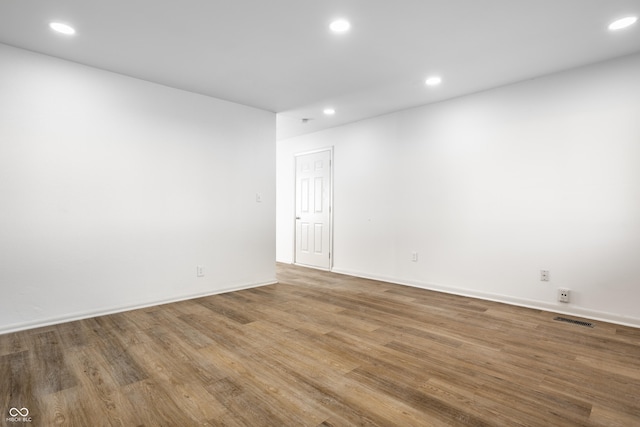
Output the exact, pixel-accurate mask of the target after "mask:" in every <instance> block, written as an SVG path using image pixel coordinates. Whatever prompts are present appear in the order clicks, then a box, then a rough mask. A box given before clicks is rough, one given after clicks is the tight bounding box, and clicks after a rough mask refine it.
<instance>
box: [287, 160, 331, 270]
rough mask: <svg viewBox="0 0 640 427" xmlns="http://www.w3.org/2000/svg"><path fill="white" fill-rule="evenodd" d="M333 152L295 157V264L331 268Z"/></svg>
mask: <svg viewBox="0 0 640 427" xmlns="http://www.w3.org/2000/svg"><path fill="white" fill-rule="evenodd" d="M330 203H331V151H330V150H327V151H321V152H317V153H312V154H304V155H299V156H296V212H295V214H296V233H295V239H296V250H295V262H296V264H302V265H308V266H311V267H316V268H322V269H327V270H328V269H330V268H331V258H330V256H331V254H330V251H331V204H330Z"/></svg>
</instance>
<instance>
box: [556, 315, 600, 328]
mask: <svg viewBox="0 0 640 427" xmlns="http://www.w3.org/2000/svg"><path fill="white" fill-rule="evenodd" d="M553 320H557V321H558V322H566V323H573V324H574V325H580V326H586V327H587V328H595V327H596V325H594V324H593V323H591V322H582V321H580V320H573V319H567V318H566V317H554V318H553Z"/></svg>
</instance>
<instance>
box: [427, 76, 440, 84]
mask: <svg viewBox="0 0 640 427" xmlns="http://www.w3.org/2000/svg"><path fill="white" fill-rule="evenodd" d="M424 83H425V84H426V85H427V86H438V85H439V84H440V83H442V78H440V77H438V76H432V77H429V78H428V79H427V80H425V82H424Z"/></svg>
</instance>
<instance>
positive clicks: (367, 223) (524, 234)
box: [277, 55, 640, 326]
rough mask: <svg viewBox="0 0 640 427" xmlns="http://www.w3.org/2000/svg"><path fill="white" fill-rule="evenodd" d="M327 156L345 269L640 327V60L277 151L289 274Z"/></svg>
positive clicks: (357, 126) (397, 116)
mask: <svg viewBox="0 0 640 427" xmlns="http://www.w3.org/2000/svg"><path fill="white" fill-rule="evenodd" d="M446 84H455V82H447V83H446ZM328 146H334V150H335V151H334V176H335V183H334V184H335V186H334V191H335V193H334V225H335V226H334V251H333V253H334V271H337V272H344V273H348V274H353V275H357V276H365V277H373V278H379V279H385V280H390V281H394V282H398V283H405V284H411V285H415V286H421V287H428V288H433V289H439V290H443V291H447V292H452V293H458V294H465V295H471V296H477V297H482V298H487V299H494V300H499V301H505V302H509V303H514V304H519V305H526V306H531V307H538V308H544V309H550V310H554V311H558V312H564V313H570V314H576V315H584V316H588V317H591V318H595V319H605V320H610V321H614V322H618V323H625V324H631V325H635V326H640V305H639V304H638V302H639V301H640V55H634V56H630V57H626V58H622V59H618V60H615V61H610V62H607V63H602V64H596V65H593V66H589V67H584V68H580V69H576V70H571V71H567V72H563V73H559V74H555V75H551V76H546V77H543V78H539V79H535V80H531V81H527V82H522V83H519V84H515V85H510V86H506V87H502V88H498V89H494V90H491V91H487V92H483V93H478V94H474V95H471V96H466V97H462V98H458V99H454V100H451V101H448V102H442V103H438V104H433V105H429V106H424V107H420V108H414V109H410V110H406V111H402V112H398V113H394V114H390V115H385V116H382V117H378V118H373V119H369V120H365V121H362V122H358V123H354V124H350V125H346V126H342V127H339V128H334V129H329V130H326V131H322V132H317V133H314V134H310V135H305V136H301V137H296V138H292V139H288V140H284V141H281V142H278V148H277V191H278V202H277V260H278V261H280V262H292V260H293V252H292V248H293V246H292V243H291V242H292V241H293V223H292V219H293V215H292V214H291V212H293V179H294V177H293V171H294V170H293V166H292V165H293V154H294V153H296V152H302V151H307V150H311V149H316V148H320V147H328ZM413 251H416V252H418V253H419V261H418V262H417V263H414V262H411V252H413ZM541 269H546V270H549V271H550V272H551V281H550V282H540V280H539V272H540V270H541ZM559 287H566V288H569V289H570V290H571V292H572V294H571V298H572V301H571V303H570V304H560V303H557V302H556V292H557V289H558V288H559Z"/></svg>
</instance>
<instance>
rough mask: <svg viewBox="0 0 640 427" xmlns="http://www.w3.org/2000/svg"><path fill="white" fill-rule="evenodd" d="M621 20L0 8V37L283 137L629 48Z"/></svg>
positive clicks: (35, 4)
mask: <svg viewBox="0 0 640 427" xmlns="http://www.w3.org/2000/svg"><path fill="white" fill-rule="evenodd" d="M627 15H640V0H179V1H176V0H108V1H98V0H95V1H89V0H56V1H52V0H0V42H1V43H5V44H8V45H12V46H16V47H20V48H24V49H28V50H32V51H36V52H40V53H44V54H47V55H52V56H55V57H59V58H64V59H68V60H71V61H75V62H78V63H82V64H86V65H90V66H93V67H98V68H102V69H105V70H110V71H114V72H117V73H121V74H125V75H129V76H133V77H137V78H140V79H144V80H149V81H152V82H157V83H161V84H164V85H167V86H172V87H175V88H180V89H184V90H188V91H192V92H197V93H202V94H205V95H210V96H213V97H216V98H221V99H226V100H230V101H234V102H238V103H242V104H246V105H250V106H254V107H257V108H261V109H265V110H269V111H273V112H276V113H279V114H278V122H277V129H278V138H279V139H282V138H286V137H290V136H294V135H300V134H303V133H307V132H312V131H316V130H319V129H324V128H328V127H332V126H336V125H339V124H344V123H348V122H352V121H356V120H360V119H363V118H366V117H372V116H376V115H380V114H384V113H388V112H392V111H397V110H401V109H404V108H409V107H413V106H417V105H422V104H428V103H432V102H436V101H441V100H444V99H449V98H452V97H456V96H460V95H464V94H468V93H473V92H477V91H481V90H485V89H488V88H492V87H496V86H501V85H505V84H509V83H513V82H517V81H521V80H526V79H530V78H535V77H537V76H541V75H544V74H548V73H553V72H556V71H560V70H564V69H569V68H573V67H576V66H581V65H586V64H589V63H594V62H599V61H603V60H607V59H611V58H614V57H618V56H623V55H627V54H631V53H635V52H640V23H639V24H636V25H635V26H634V27H632V28H630V29H627V30H623V31H620V32H615V33H614V32H610V31H608V30H607V25H608V24H609V23H610V22H611V21H613V20H614V19H616V18H620V17H623V16H627ZM338 17H344V18H347V19H349V20H350V21H351V24H352V27H351V31H349V32H348V33H346V34H341V35H338V34H333V33H331V32H330V31H329V29H328V26H329V23H330V22H331V21H332V20H334V19H335V18H338ZM53 20H57V21H62V22H67V23H69V24H72V25H73V26H74V27H75V28H76V30H77V34H76V35H75V36H72V37H69V36H63V35H60V34H55V33H53V32H52V31H51V30H50V29H49V28H48V23H49V22H50V21H53ZM0 66H1V64H0ZM431 74H439V75H441V76H442V78H443V84H442V85H440V86H439V87H436V88H428V87H426V86H425V85H424V80H425V78H426V77H427V76H429V75H431ZM327 106H332V107H333V108H335V110H336V114H335V115H334V116H332V117H325V116H324V115H323V113H322V110H323V109H324V108H325V107H327ZM302 118H311V119H312V120H310V121H309V122H308V123H306V124H303V123H302V122H301V119H302Z"/></svg>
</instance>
